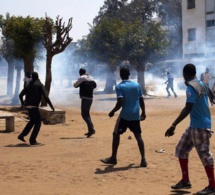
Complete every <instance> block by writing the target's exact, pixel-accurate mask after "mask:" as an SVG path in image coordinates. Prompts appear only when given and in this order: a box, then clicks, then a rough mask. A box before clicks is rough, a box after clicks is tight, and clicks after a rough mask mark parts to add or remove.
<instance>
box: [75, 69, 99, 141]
mask: <svg viewBox="0 0 215 195" xmlns="http://www.w3.org/2000/svg"><path fill="white" fill-rule="evenodd" d="M79 75H80V77H79V78H78V79H77V81H76V82H75V83H74V87H75V88H78V87H79V88H80V89H79V95H80V99H81V116H82V118H83V119H84V121H85V122H86V123H87V127H88V132H87V133H85V134H84V135H86V136H87V137H88V138H89V137H91V136H92V135H93V134H95V129H94V126H93V123H92V120H91V117H90V107H91V105H92V103H93V90H94V89H95V88H96V87H97V85H96V82H95V81H94V79H93V78H92V77H91V76H90V75H88V74H86V70H85V69H84V68H81V69H80V70H79Z"/></svg>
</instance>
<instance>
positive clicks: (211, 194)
mask: <svg viewBox="0 0 215 195" xmlns="http://www.w3.org/2000/svg"><path fill="white" fill-rule="evenodd" d="M196 194H198V195H205V194H207V195H214V194H215V188H211V187H209V186H207V187H206V188H204V189H203V190H201V191H199V192H197V193H196Z"/></svg>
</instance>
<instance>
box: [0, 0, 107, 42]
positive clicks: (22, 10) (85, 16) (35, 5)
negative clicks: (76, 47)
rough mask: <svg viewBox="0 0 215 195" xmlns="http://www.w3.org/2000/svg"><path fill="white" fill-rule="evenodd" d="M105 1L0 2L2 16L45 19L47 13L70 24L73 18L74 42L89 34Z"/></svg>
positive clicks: (42, 0) (29, 0)
mask: <svg viewBox="0 0 215 195" xmlns="http://www.w3.org/2000/svg"><path fill="white" fill-rule="evenodd" d="M103 4H104V0H0V14H1V15H3V16H4V17H5V15H6V13H7V12H9V13H10V15H11V16H12V15H15V16H24V17H25V16H28V15H30V16H32V17H45V13H47V15H48V16H49V17H51V18H52V19H54V20H55V18H56V16H58V15H59V16H60V17H62V18H63V21H65V22H66V23H67V22H68V19H69V18H71V17H72V18H73V22H72V24H73V28H72V30H71V33H70V36H71V37H72V38H73V41H77V39H81V38H82V36H84V35H87V34H88V33H89V25H88V24H87V23H90V24H92V21H93V19H94V17H95V16H97V15H98V12H99V10H100V7H102V6H103Z"/></svg>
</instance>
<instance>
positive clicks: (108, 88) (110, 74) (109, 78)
mask: <svg viewBox="0 0 215 195" xmlns="http://www.w3.org/2000/svg"><path fill="white" fill-rule="evenodd" d="M115 70H116V65H114V64H111V65H109V66H108V71H107V75H106V83H105V88H104V93H114V86H116V76H115V74H114V71H115Z"/></svg>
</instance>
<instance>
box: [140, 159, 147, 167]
mask: <svg viewBox="0 0 215 195" xmlns="http://www.w3.org/2000/svg"><path fill="white" fill-rule="evenodd" d="M140 166H141V167H147V162H146V159H142V160H141V163H140Z"/></svg>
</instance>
